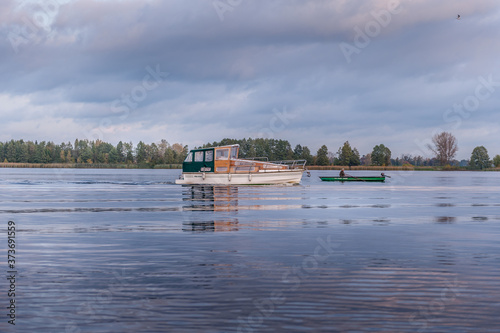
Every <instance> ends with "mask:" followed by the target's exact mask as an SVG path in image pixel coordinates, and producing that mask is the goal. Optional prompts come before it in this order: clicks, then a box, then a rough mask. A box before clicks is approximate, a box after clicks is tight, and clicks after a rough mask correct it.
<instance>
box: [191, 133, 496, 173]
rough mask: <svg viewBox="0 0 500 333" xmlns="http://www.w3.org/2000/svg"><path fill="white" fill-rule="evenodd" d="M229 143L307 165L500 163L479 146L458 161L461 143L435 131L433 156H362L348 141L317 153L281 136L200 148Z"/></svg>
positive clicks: (386, 152)
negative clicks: (456, 157) (467, 158)
mask: <svg viewBox="0 0 500 333" xmlns="http://www.w3.org/2000/svg"><path fill="white" fill-rule="evenodd" d="M230 144H239V145H240V157H241V158H255V157H263V156H267V157H268V158H269V160H274V161H276V160H291V159H304V160H306V161H307V164H308V165H319V166H330V165H337V166H359V165H365V166H391V165H392V166H447V165H449V166H455V167H469V168H470V169H486V168H490V167H491V166H492V165H494V166H496V167H499V166H500V155H496V156H495V157H494V158H493V159H492V160H490V158H489V156H488V152H487V150H486V148H484V147H483V146H480V147H476V148H475V149H474V151H473V152H472V153H471V158H470V160H462V161H457V160H455V159H454V157H455V155H456V153H457V151H458V144H457V140H456V138H455V137H454V136H453V135H452V134H451V133H448V132H442V133H439V134H436V135H435V136H434V137H433V138H432V144H429V145H428V146H427V148H428V149H429V151H430V152H431V153H432V154H433V155H434V156H433V157H424V156H412V155H411V154H402V155H401V156H400V157H396V158H393V157H392V153H391V150H390V149H389V148H388V147H386V146H385V145H384V144H378V145H376V146H374V147H373V149H372V151H371V152H370V153H368V154H366V155H362V156H361V155H360V153H359V151H358V149H357V148H356V147H352V146H351V144H350V143H349V141H346V142H344V144H343V145H341V146H340V147H339V148H338V150H337V151H336V152H335V153H334V152H331V151H329V150H328V147H327V146H326V145H323V146H321V147H320V148H319V149H318V151H317V152H316V154H315V155H313V154H312V153H311V150H310V149H309V148H308V147H307V146H302V145H300V144H298V145H296V146H295V147H294V148H292V145H291V144H290V142H288V141H287V140H278V139H251V138H249V139H229V138H226V139H223V140H221V141H216V142H211V143H207V144H205V145H203V146H202V147H200V148H206V147H217V146H224V145H230Z"/></svg>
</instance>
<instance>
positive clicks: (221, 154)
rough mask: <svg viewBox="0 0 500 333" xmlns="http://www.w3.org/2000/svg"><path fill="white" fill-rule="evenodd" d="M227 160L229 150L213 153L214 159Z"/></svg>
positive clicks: (219, 150)
mask: <svg viewBox="0 0 500 333" xmlns="http://www.w3.org/2000/svg"><path fill="white" fill-rule="evenodd" d="M228 158H229V149H218V150H216V151H215V159H216V160H217V161H218V160H227V159H228Z"/></svg>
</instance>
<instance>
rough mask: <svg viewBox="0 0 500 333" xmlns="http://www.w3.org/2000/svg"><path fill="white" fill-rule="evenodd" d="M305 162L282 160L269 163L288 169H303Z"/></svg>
mask: <svg viewBox="0 0 500 333" xmlns="http://www.w3.org/2000/svg"><path fill="white" fill-rule="evenodd" d="M306 162H307V161H306V160H283V161H271V162H269V163H273V164H278V165H284V166H286V167H287V168H288V169H305V168H306Z"/></svg>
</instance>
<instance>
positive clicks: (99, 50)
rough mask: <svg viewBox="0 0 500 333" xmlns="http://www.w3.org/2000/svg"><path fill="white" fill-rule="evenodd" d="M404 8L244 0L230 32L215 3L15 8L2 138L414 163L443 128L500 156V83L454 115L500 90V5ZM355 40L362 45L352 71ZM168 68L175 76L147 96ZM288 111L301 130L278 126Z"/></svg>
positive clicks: (31, 4) (5, 20)
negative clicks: (259, 140)
mask: <svg viewBox="0 0 500 333" xmlns="http://www.w3.org/2000/svg"><path fill="white" fill-rule="evenodd" d="M222 2H223V3H226V4H227V1H225V0H222ZM50 3H51V4H52V7H50V6H49V5H48V4H50ZM236 3H237V2H233V4H236ZM392 3H395V4H397V2H395V1H392V0H391V1H383V0H372V1H364V0H363V1H340V0H339V1H326V0H325V1H318V0H316V1H288V0H286V1H285V0H274V1H273V0H265V1H264V0H255V1H245V0H243V1H241V3H240V4H239V5H235V6H232V7H230V8H232V10H230V11H226V12H224V14H223V20H222V21H221V19H220V16H219V14H218V13H217V11H216V9H215V8H214V5H213V4H214V1H210V0H193V1H190V2H189V3H187V2H184V1H156V0H150V1H115V0H107V1H96V0H94V1H89V0H85V1H83V0H73V1H70V0H66V1H62V0H51V1H25V2H22V4H21V5H20V2H19V1H4V2H2V3H1V4H0V20H1V22H0V31H1V33H2V36H3V37H4V38H3V39H2V40H1V41H0V52H1V53H0V59H1V62H0V68H1V70H2V74H3V75H2V79H1V80H0V100H1V101H2V105H1V106H0V117H1V118H2V122H1V125H0V132H1V133H2V136H1V137H0V140H9V139H11V138H15V139H20V138H24V139H39V140H40V139H42V137H43V139H45V140H47V139H50V140H54V141H68V140H71V141H72V140H74V138H75V136H80V137H81V136H88V137H89V138H92V136H101V137H102V138H103V139H105V140H109V141H111V142H117V141H118V140H124V141H130V140H132V141H134V142H137V141H139V140H143V141H158V140H159V139H161V138H166V139H167V140H169V141H171V142H174V141H179V142H182V143H184V144H189V145H190V146H193V145H199V144H202V143H205V142H209V141H216V140H220V139H221V138H223V137H235V138H241V137H249V136H251V137H255V136H257V135H259V134H262V133H265V134H266V135H270V134H272V135H274V136H275V137H276V138H284V139H288V140H289V141H291V142H292V144H297V143H301V144H305V145H309V146H310V148H311V149H312V150H313V151H315V150H316V149H318V148H319V146H321V145H322V144H326V145H327V146H328V147H329V148H330V150H332V151H336V150H337V149H338V147H339V146H340V145H341V144H342V143H343V142H344V141H346V140H349V141H350V142H351V143H352V144H353V145H354V146H356V147H358V149H359V150H360V152H361V153H362V154H365V153H368V152H370V151H371V148H373V146H374V145H376V144H380V143H384V144H385V145H387V146H389V147H390V148H391V149H392V150H393V153H394V154H400V153H407V152H411V151H413V150H415V149H417V148H418V145H417V143H416V141H418V140H420V141H421V140H424V139H425V138H430V136H431V135H432V132H433V131H434V130H435V129H440V128H442V129H443V130H452V132H453V133H454V134H455V135H456V136H457V138H458V141H459V144H460V145H461V147H460V148H461V149H460V152H459V155H460V157H462V158H467V157H468V156H469V155H470V152H471V151H472V149H473V148H474V147H475V146H477V145H485V146H486V147H487V148H488V149H490V150H491V153H493V154H496V153H500V151H495V149H496V150H499V148H498V146H495V144H496V143H495V140H494V137H495V136H496V137H497V136H498V127H499V126H500V125H499V124H500V119H499V117H498V112H497V111H498V110H497V105H498V100H499V96H500V93H499V91H500V86H495V87H494V89H495V91H494V92H493V93H491V94H490V96H489V97H488V98H487V99H485V100H481V103H480V105H479V106H478V107H477V110H474V112H469V113H468V117H464V116H461V117H462V118H461V119H460V124H458V121H457V120H456V117H455V118H453V119H455V120H454V121H449V119H448V121H447V120H446V119H445V117H443V115H444V114H445V112H446V110H447V109H449V108H452V107H453V105H454V104H455V103H462V102H463V101H464V99H466V98H467V96H470V95H474V93H475V89H476V87H477V85H478V82H479V81H478V80H479V79H478V78H479V77H486V78H487V77H488V76H489V75H492V77H493V81H494V82H500V71H498V68H499V66H498V65H499V60H498V56H497V54H498V51H499V49H498V48H499V46H498V45H499V44H498V42H497V41H498V37H499V36H498V34H499V31H500V29H499V25H500V24H499V23H500V12H499V10H498V5H497V2H496V1H493V0H484V1H480V2H474V3H473V2H470V1H465V0H461V1H451V0H446V1H440V2H439V3H436V2H435V1H431V0H425V1H418V2H416V1H401V3H400V4H399V6H393V5H391V4H392ZM47 6H49V7H47ZM391 6H392V7H391ZM390 8H397V10H396V11H397V13H395V14H390V15H389V16H383V15H386V14H383V13H387V12H388V11H389V10H390ZM458 13H460V14H461V16H462V19H461V20H460V21H459V20H456V19H455V17H456V15H457V14H458ZM381 15H382V16H381ZM379 20H386V21H385V23H384V21H379ZM387 20H388V21H387ZM379 22H382V23H383V24H382V23H379ZM377 24H378V30H376V29H375V30H370V27H371V28H372V29H373V28H374V27H375V28H376V27H377ZM359 31H363V34H365V35H366V36H368V34H371V36H368V42H367V41H366V36H365V40H363V38H362V37H359V36H358V35H359ZM356 38H357V39H356ZM356 41H358V42H360V41H364V42H366V43H365V45H360V44H359V43H358V44H356ZM342 43H344V45H347V44H349V45H350V46H352V47H355V48H356V49H357V52H356V53H352V54H351V55H350V59H349V60H350V61H347V60H348V59H347V58H346V56H345V54H344V53H343V52H342V49H341V48H340V45H341V44H342ZM361 46H362V47H361ZM157 66H158V68H160V71H161V72H168V76H166V77H164V78H163V80H162V81H161V82H158V84H157V85H155V86H154V88H152V85H153V83H154V81H146V83H148V82H149V83H150V85H149V86H148V85H147V84H146V86H147V87H148V89H146V88H145V87H146V86H144V82H145V81H144V78H145V76H146V75H148V73H149V72H148V70H147V68H157ZM141 87H142V88H141ZM149 88H151V89H149ZM134 94H135V97H134ZM127 96H129V97H128V98H129V99H128V101H129V102H128V103H129V104H126V102H125V99H126V98H127ZM284 108H286V110H288V112H289V113H290V114H293V118H290V119H288V120H287V121H286V122H281V123H276V120H273V119H275V118H276V113H275V112H274V111H273V110H279V111H282V110H283V109H284ZM454 115H455V116H459V115H457V114H454ZM271 128H274V130H272V131H270V130H271ZM271 132H272V133H271ZM472 133H473V134H472Z"/></svg>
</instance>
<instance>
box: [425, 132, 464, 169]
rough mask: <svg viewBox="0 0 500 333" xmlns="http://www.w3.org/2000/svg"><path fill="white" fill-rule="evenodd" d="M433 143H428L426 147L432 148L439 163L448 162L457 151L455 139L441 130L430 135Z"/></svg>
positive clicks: (444, 163)
mask: <svg viewBox="0 0 500 333" xmlns="http://www.w3.org/2000/svg"><path fill="white" fill-rule="evenodd" d="M432 143H433V145H430V144H428V145H427V148H429V149H430V150H432V152H433V153H434V154H435V155H436V159H437V160H438V161H439V164H440V165H446V164H449V163H450V161H451V160H452V159H453V158H454V157H455V155H456V154H457V151H458V145H457V139H456V138H455V137H454V136H453V135H452V134H451V133H448V132H442V133H439V134H436V135H434V136H433V137H432Z"/></svg>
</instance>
